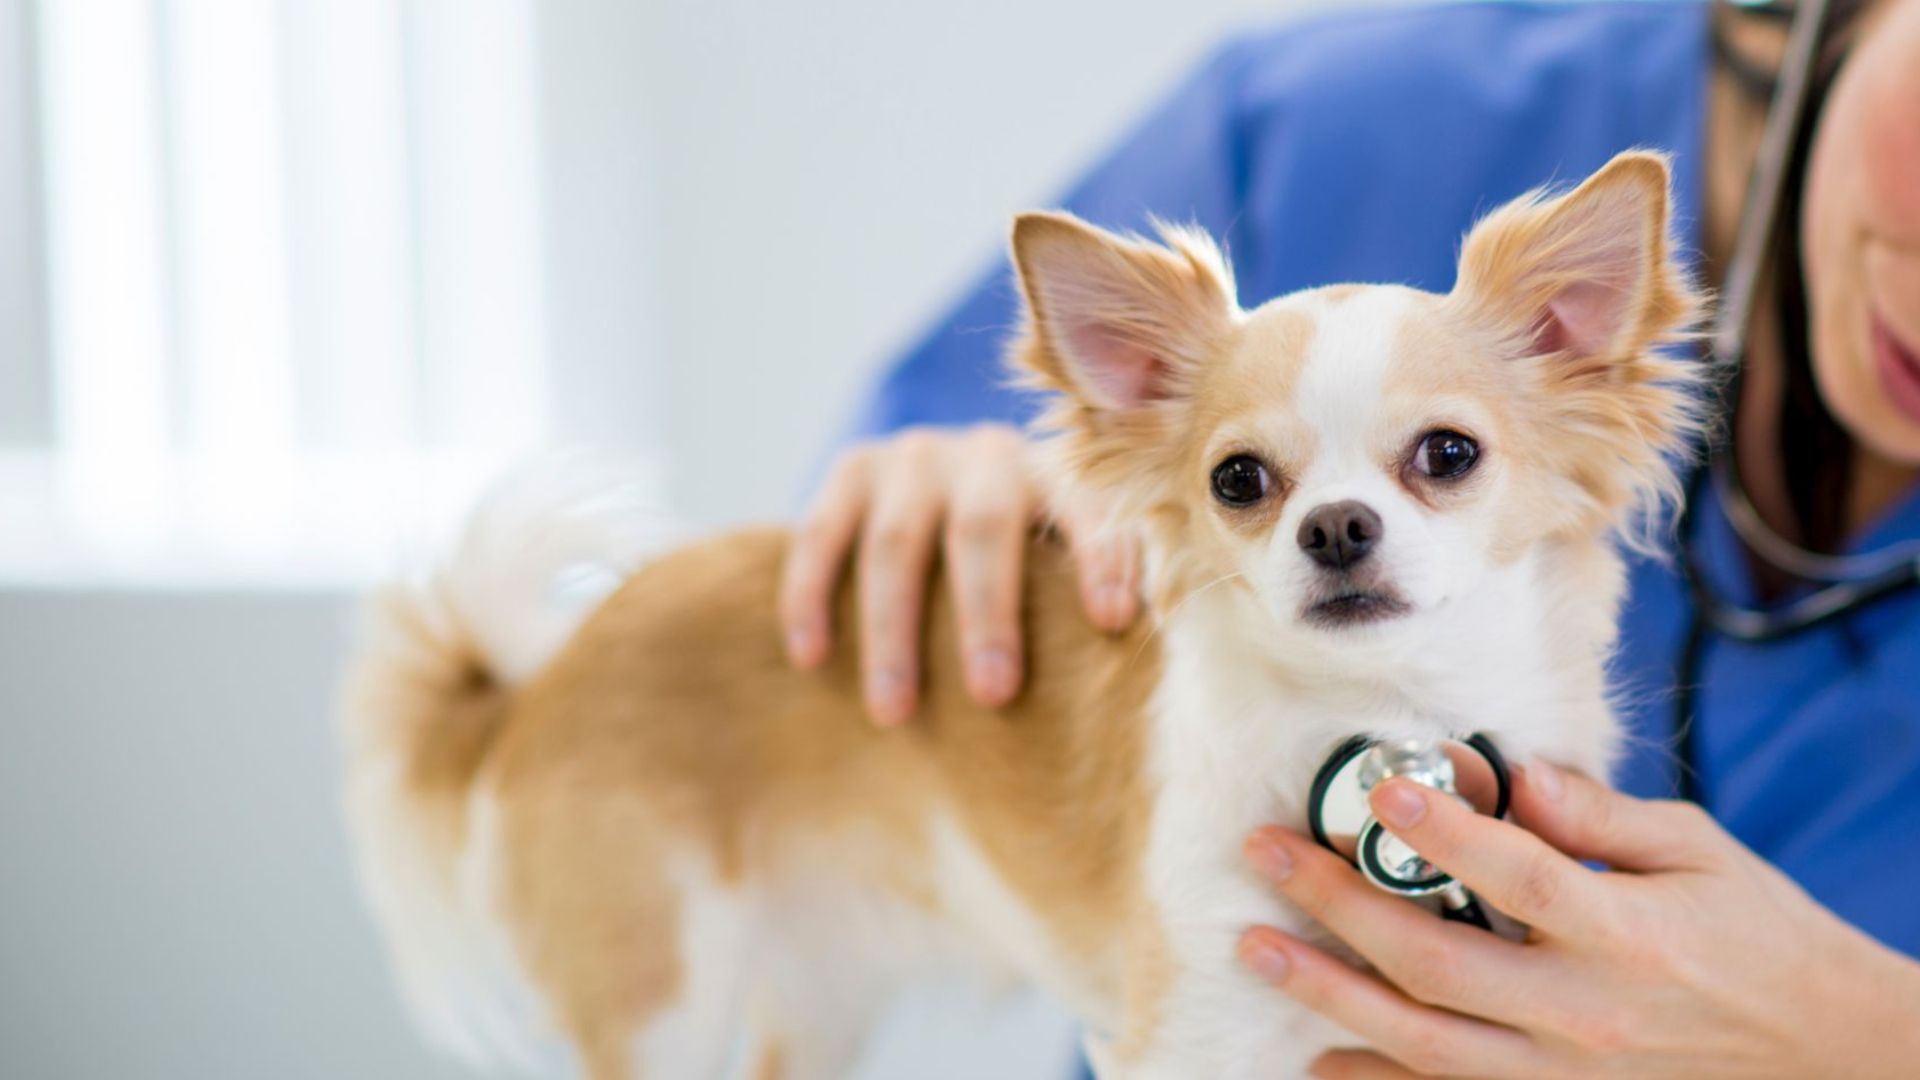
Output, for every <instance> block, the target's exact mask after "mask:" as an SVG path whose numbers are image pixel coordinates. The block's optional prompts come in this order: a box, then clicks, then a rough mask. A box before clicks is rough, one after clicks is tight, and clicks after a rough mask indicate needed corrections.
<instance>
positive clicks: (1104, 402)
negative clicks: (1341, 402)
mask: <svg viewBox="0 0 1920 1080" xmlns="http://www.w3.org/2000/svg"><path fill="white" fill-rule="evenodd" d="M1161 236H1162V238H1163V240H1164V241H1165V243H1164V244H1154V243H1149V242H1146V241H1142V240H1136V239H1129V238H1124V237H1119V236H1115V235H1114V234H1112V233H1109V232H1106V231H1104V230H1102V229H1097V228H1095V227H1094V226H1092V225H1089V224H1087V223H1086V222H1084V221H1081V220H1080V219H1079V218H1076V217H1073V216H1071V215H1068V214H1052V213H1031V214H1022V215H1020V217H1019V218H1017V219H1015V221H1014V225H1013V262H1014V266H1015V267H1016V268H1017V269H1018V271H1019V273H1020V284H1021V287H1022V290H1023V292H1024V293H1025V295H1026V302H1027V312H1028V315H1029V316H1030V319H1031V324H1030V331H1031V335H1030V341H1029V343H1028V344H1029V347H1028V348H1025V349H1022V350H1020V352H1019V353H1018V354H1017V356H1016V361H1017V362H1018V363H1020V364H1022V365H1023V366H1025V367H1026V368H1027V371H1028V374H1029V375H1030V376H1032V377H1035V378H1037V380H1038V381H1039V382H1040V383H1041V384H1042V385H1044V386H1046V387H1048V388H1050V389H1054V390H1058V391H1061V392H1063V393H1065V394H1067V395H1068V396H1069V397H1072V398H1073V399H1075V400H1076V401H1077V402H1078V403H1080V404H1081V405H1082V406H1084V407H1086V408H1087V409H1089V410H1092V411H1094V412H1096V413H1124V412H1127V411H1129V410H1133V409H1139V408H1143V407H1148V406H1151V405H1154V404H1155V403H1159V402H1166V401H1170V400H1177V399H1179V398H1180V397H1182V396H1183V395H1184V394H1186V393H1187V392H1188V391H1189V390H1190V389H1191V387H1192V383H1193V377H1194V374H1195V372H1196V371H1197V370H1198V368H1199V367H1200V365H1201V364H1202V363H1203V361H1204V360H1205V357H1206V355H1207V353H1208V351H1209V350H1210V349H1211V348H1212V347H1213V345H1214V344H1215V343H1216V342H1217V341H1218V339H1219V338H1220V336H1221V335H1222V334H1224V333H1225V332H1226V331H1227V330H1228V329H1230V328H1231V326H1232V323H1233V317H1234V312H1235V306H1234V300H1233V278H1232V276H1231V274H1230V273H1229V272H1228V270H1227V266H1226V262H1225V260H1223V259H1222V258H1221V257H1220V251H1219V249H1218V248H1216V247H1215V246H1214V244H1213V241H1212V240H1210V239H1208V238H1207V236H1206V235H1205V234H1204V233H1201V232H1199V231H1197V230H1186V229H1179V228H1173V227H1167V226H1163V227H1162V228H1161Z"/></svg>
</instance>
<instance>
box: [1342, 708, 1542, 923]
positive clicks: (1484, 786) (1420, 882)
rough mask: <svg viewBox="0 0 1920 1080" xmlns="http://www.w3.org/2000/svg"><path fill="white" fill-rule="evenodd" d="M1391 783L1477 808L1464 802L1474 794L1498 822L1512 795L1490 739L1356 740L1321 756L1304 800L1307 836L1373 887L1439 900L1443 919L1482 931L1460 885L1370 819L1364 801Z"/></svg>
mask: <svg viewBox="0 0 1920 1080" xmlns="http://www.w3.org/2000/svg"><path fill="white" fill-rule="evenodd" d="M1450 748H1457V750H1456V749H1450ZM1456 757H1460V758H1464V759H1465V760H1466V761H1467V762H1468V769H1469V772H1470V774H1471V775H1469V776H1466V777H1463V776H1462V775H1461V766H1460V765H1459V763H1457V762H1456ZM1393 777H1399V778H1402V779H1405V780H1410V781H1413V782H1414V783H1417V784H1423V785H1425V786H1427V787H1430V788H1433V789H1434V790H1436V791H1443V792H1446V793H1447V794H1448V795H1450V796H1452V797H1453V798H1455V799H1458V800H1460V802H1461V803H1462V804H1463V805H1466V806H1471V807H1474V808H1475V809H1480V807H1479V806H1477V805H1476V804H1475V803H1474V801H1472V799H1470V798H1469V794H1476V795H1478V796H1479V797H1480V798H1481V799H1482V800H1490V803H1491V805H1490V806H1489V807H1488V808H1487V809H1488V810H1489V812H1491V813H1492V814H1493V816H1495V817H1504V816H1506V812H1507V804H1508V801H1509V799H1510V797H1511V794H1512V781H1511V777H1510V776H1509V774H1508V770H1507V763H1506V759H1505V758H1504V757H1502V756H1501V754H1500V751H1499V749H1498V748H1497V747H1495V746H1494V744H1493V740H1491V739H1489V738H1487V737H1486V736H1485V735H1480V734H1476V735H1472V736H1469V737H1467V738H1466V739H1464V740H1462V741H1461V742H1458V743H1446V742H1441V741H1438V740H1428V739H1374V738H1369V737H1367V736H1364V735H1356V736H1354V737H1353V738H1351V739H1348V740H1347V741H1346V742H1344V743H1341V744H1340V745H1339V746H1338V747H1337V748H1335V750H1334V751H1333V753H1332V754H1330V755H1329V756H1328V757H1327V760H1326V763H1325V764H1323V765H1321V766H1320V771H1319V772H1318V773H1316V774H1315V776H1314V778H1313V786H1312V787H1311V788H1310V789H1309V791H1308V794H1307V825H1308V827H1309V828H1310V829H1312V831H1313V838H1314V839H1315V840H1316V841H1318V842H1319V843H1320V845H1321V846H1322V847H1325V848H1327V849H1328V850H1330V851H1333V852H1336V853H1338V854H1339V855H1341V856H1342V857H1344V858H1346V859H1348V860H1350V861H1351V862H1352V863H1353V864H1354V865H1355V866H1357V867H1359V869H1360V873H1361V874H1362V875H1364V876H1365V877H1366V879H1367V880H1368V881H1370V882H1372V883H1373V884H1374V886H1375V887H1377V888H1380V889H1383V890H1385V891H1387V892H1390V893H1395V894H1397V895H1400V896H1409V897H1422V896H1438V897H1440V899H1441V903H1442V909H1443V911H1444V913H1445V914H1446V916H1447V917H1448V918H1451V919H1455V920H1458V921H1461V922H1469V923H1473V924H1474V925H1477V926H1481V927H1487V926H1488V925H1489V923H1488V920H1487V917H1486V913H1485V912H1484V911H1483V910H1481V908H1480V906H1479V904H1478V903H1477V902H1475V901H1474V899H1473V897H1472V895H1471V894H1469V893H1468V892H1467V890H1466V888H1465V887H1464V886H1462V885H1461V884H1460V883H1459V882H1457V881H1455V880H1454V879H1453V878H1452V876H1450V875H1449V874H1447V873H1446V872H1445V871H1442V870H1441V869H1440V868H1438V867H1436V866H1434V865H1433V864H1432V863H1430V862H1428V861H1427V860H1426V859H1424V858H1422V857H1421V855H1420V853H1419V852H1417V851H1415V850H1413V848H1412V847H1411V846H1409V845H1408V844H1407V843H1406V842H1405V841H1403V840H1401V839H1400V838H1399V837H1397V836H1395V835H1393V834H1392V833H1390V832H1388V831H1387V829H1386V827H1385V826H1383V825H1381V824H1380V822H1379V821H1377V820H1375V819H1374V817H1373V813H1372V811H1371V810H1370V809H1369V808H1368V805H1367V796H1368V794H1369V793H1370V792H1372V791H1373V789H1374V788H1375V787H1378V786H1379V785H1380V784H1381V783H1383V782H1384V781H1386V780H1388V779H1390V778H1393ZM1463 788H1464V789H1465V790H1464V792H1463Z"/></svg>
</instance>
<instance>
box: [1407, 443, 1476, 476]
mask: <svg viewBox="0 0 1920 1080" xmlns="http://www.w3.org/2000/svg"><path fill="white" fill-rule="evenodd" d="M1479 460H1480V444H1479V443H1476V442H1474V441H1473V440H1472V439H1469V438H1467V437H1466V436H1465V435H1462V434H1460V433H1459V432H1457V431H1436V432H1433V433H1431V434H1429V435H1428V436H1427V437H1426V438H1424V439H1421V440H1420V445H1419V446H1417V447H1415V448H1414V451H1413V468H1414V471H1416V472H1419V473H1420V474H1422V475H1424V476H1431V477H1433V478H1434V479H1436V480H1452V479H1454V478H1455V477H1460V476H1465V475H1466V474H1467V470H1469V469H1471V468H1473V465H1474V463H1475V462H1477V461H1479Z"/></svg>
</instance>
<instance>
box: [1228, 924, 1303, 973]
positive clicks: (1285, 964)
mask: <svg viewBox="0 0 1920 1080" xmlns="http://www.w3.org/2000/svg"><path fill="white" fill-rule="evenodd" d="M1240 962H1241V963H1243V964H1245V965H1247V966H1248V967H1250V968H1252V969H1253V971H1254V974H1256V975H1259V976H1260V977H1261V978H1263V979H1265V980H1267V981H1268V982H1273V983H1279V982H1285V981H1286V980H1287V974H1288V973H1289V972H1290V971H1292V970H1293V964H1292V963H1291V962H1290V961H1288V960H1287V954H1286V953H1285V952H1283V951H1282V950H1281V948H1280V946H1279V945H1277V944H1275V943H1274V942H1273V941H1272V940H1270V939H1269V938H1268V937H1267V936H1266V935H1265V934H1262V933H1260V932H1259V931H1257V930H1256V931H1252V932H1250V933H1248V934H1247V935H1246V936H1244V937H1242V938H1241V939H1240Z"/></svg>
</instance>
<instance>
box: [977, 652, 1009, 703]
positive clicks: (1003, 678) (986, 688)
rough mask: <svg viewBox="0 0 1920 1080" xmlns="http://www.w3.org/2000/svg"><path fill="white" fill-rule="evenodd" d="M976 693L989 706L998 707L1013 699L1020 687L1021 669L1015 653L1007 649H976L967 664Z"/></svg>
mask: <svg viewBox="0 0 1920 1080" xmlns="http://www.w3.org/2000/svg"><path fill="white" fill-rule="evenodd" d="M967 671H968V675H969V677H970V678H971V679H972V680H973V689H974V693H975V694H976V695H977V696H978V697H980V698H983V699H985V701H986V702H987V703H988V704H993V705H998V704H1002V703H1004V702H1005V701H1007V700H1008V699H1009V698H1011V697H1013V692H1014V691H1015V690H1016V689H1018V687H1019V685H1020V669H1019V666H1018V665H1017V664H1016V663H1015V661H1014V658H1013V653H1011V652H1009V651H1008V650H1006V649H976V650H974V652H973V654H972V656H971V657H970V658H969V660H968V663H967Z"/></svg>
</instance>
